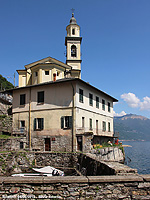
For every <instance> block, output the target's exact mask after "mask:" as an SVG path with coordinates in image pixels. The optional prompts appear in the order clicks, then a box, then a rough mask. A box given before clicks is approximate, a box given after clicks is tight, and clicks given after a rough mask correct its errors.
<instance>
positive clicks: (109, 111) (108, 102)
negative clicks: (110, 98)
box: [108, 102, 110, 112]
mask: <svg viewBox="0 0 150 200" xmlns="http://www.w3.org/2000/svg"><path fill="white" fill-rule="evenodd" d="M108 112H110V103H109V102H108Z"/></svg>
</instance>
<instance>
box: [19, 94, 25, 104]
mask: <svg viewBox="0 0 150 200" xmlns="http://www.w3.org/2000/svg"><path fill="white" fill-rule="evenodd" d="M25 99H26V95H25V94H21V95H20V105H25Z"/></svg>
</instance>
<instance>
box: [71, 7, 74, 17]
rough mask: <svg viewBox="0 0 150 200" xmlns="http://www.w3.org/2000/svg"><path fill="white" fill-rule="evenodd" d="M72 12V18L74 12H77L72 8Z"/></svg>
mask: <svg viewBox="0 0 150 200" xmlns="http://www.w3.org/2000/svg"><path fill="white" fill-rule="evenodd" d="M71 10H72V17H74V11H75V9H74V8H72V9H71Z"/></svg>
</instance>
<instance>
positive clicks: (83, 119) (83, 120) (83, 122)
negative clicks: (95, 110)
mask: <svg viewBox="0 0 150 200" xmlns="http://www.w3.org/2000/svg"><path fill="white" fill-rule="evenodd" d="M84 126H85V125H84V117H82V128H84Z"/></svg>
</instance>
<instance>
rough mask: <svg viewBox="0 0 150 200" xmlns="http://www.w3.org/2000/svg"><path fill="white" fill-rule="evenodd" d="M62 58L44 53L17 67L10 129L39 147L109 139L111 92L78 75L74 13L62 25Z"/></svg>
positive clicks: (69, 147) (65, 147) (82, 145)
mask: <svg viewBox="0 0 150 200" xmlns="http://www.w3.org/2000/svg"><path fill="white" fill-rule="evenodd" d="M66 30H67V37H66V38H65V45H66V52H67V58H66V64H65V63H62V62H60V61H58V60H56V59H54V58H51V57H48V58H45V59H42V60H39V61H37V62H34V63H31V64H28V65H26V66H25V69H24V70H17V71H18V74H19V87H18V88H16V89H14V90H13V130H14V132H13V133H14V134H18V133H19V130H21V132H22V133H23V134H24V137H25V138H26V142H25V140H23V142H22V141H21V147H22V148H26V147H29V148H30V149H32V150H43V151H77V150H79V151H89V150H90V149H91V148H92V145H91V144H92V143H99V144H101V143H102V142H104V141H108V140H111V139H112V138H113V136H114V131H113V102H116V101H117V100H116V99H115V98H113V97H111V96H110V95H108V94H106V93H104V92H102V91H100V90H99V89H97V88H95V87H93V86H92V85H90V84H89V83H86V82H84V81H83V80H81V56H80V55H81V52H80V51H81V48H80V46H81V41H82V38H81V37H80V27H79V26H78V25H77V23H76V19H75V18H74V14H72V18H71V20H70V24H69V25H68V26H67V28H66Z"/></svg>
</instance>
